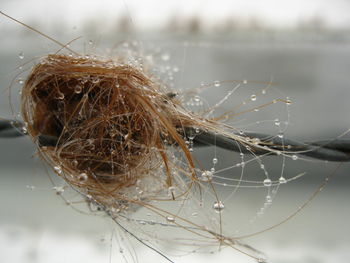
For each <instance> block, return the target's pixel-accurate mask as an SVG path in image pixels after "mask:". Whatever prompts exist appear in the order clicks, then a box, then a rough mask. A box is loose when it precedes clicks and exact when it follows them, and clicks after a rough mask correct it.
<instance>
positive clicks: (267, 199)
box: [266, 195, 272, 204]
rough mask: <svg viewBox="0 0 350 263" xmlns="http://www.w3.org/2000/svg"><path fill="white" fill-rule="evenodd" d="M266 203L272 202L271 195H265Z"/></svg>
mask: <svg viewBox="0 0 350 263" xmlns="http://www.w3.org/2000/svg"><path fill="white" fill-rule="evenodd" d="M266 203H269V204H270V203H272V197H271V195H267V196H266Z"/></svg>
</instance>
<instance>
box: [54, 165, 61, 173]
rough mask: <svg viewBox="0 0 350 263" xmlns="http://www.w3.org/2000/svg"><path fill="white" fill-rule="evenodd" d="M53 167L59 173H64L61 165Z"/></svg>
mask: <svg viewBox="0 0 350 263" xmlns="http://www.w3.org/2000/svg"><path fill="white" fill-rule="evenodd" d="M53 169H54V170H55V171H56V172H57V173H59V174H61V173H62V168H61V166H59V165H57V166H54V167H53Z"/></svg>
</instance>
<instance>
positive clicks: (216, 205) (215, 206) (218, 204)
mask: <svg viewBox="0 0 350 263" xmlns="http://www.w3.org/2000/svg"><path fill="white" fill-rule="evenodd" d="M224 208H225V205H224V203H223V202H221V201H216V202H215V203H214V204H213V209H214V210H215V212H217V213H220V212H221V211H222V210H224Z"/></svg>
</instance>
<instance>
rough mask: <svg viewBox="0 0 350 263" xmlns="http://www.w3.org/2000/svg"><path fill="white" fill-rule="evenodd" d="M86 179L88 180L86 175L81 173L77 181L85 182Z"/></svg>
mask: <svg viewBox="0 0 350 263" xmlns="http://www.w3.org/2000/svg"><path fill="white" fill-rule="evenodd" d="M87 179H88V175H87V174H86V173H81V174H79V176H78V180H79V181H80V182H86V181H87Z"/></svg>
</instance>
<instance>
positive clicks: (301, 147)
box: [0, 120, 350, 162]
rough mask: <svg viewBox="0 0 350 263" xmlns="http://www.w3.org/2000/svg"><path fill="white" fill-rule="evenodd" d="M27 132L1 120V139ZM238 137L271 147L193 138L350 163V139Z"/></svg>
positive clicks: (44, 138)
mask: <svg viewBox="0 0 350 263" xmlns="http://www.w3.org/2000/svg"><path fill="white" fill-rule="evenodd" d="M24 130H25V129H24V124H23V123H22V122H20V121H16V120H0V138H11V137H20V136H24V135H26V133H25V132H24ZM191 130H192V131H191ZM185 131H186V133H188V132H192V133H193V129H192V128H185ZM237 135H238V134H237ZM238 136H241V137H246V138H251V139H259V140H260V142H261V143H262V144H264V145H266V146H267V147H268V148H264V147H262V146H261V145H257V146H256V147H252V146H251V145H249V149H247V147H246V146H247V145H244V144H243V143H242V142H240V141H238V140H234V139H232V138H229V137H227V136H224V135H221V134H214V133H212V132H208V131H203V130H201V131H199V132H198V133H197V134H196V136H195V137H194V139H193V143H194V144H195V145H197V146H201V147H203V146H217V147H220V148H222V149H226V150H229V151H233V152H241V153H247V154H255V155H274V154H277V153H278V151H283V153H284V154H300V155H304V156H307V157H311V158H315V159H319V160H325V161H331V162H349V161H350V140H347V139H333V140H322V141H314V142H298V141H295V140H291V139H287V138H280V137H278V136H271V135H266V134H261V133H252V132H245V133H244V134H239V135H238ZM57 141H58V138H57V137H54V136H50V135H45V134H41V135H39V136H38V143H39V146H55V145H56V144H57ZM266 146H265V147H266ZM271 150H273V151H271Z"/></svg>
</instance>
